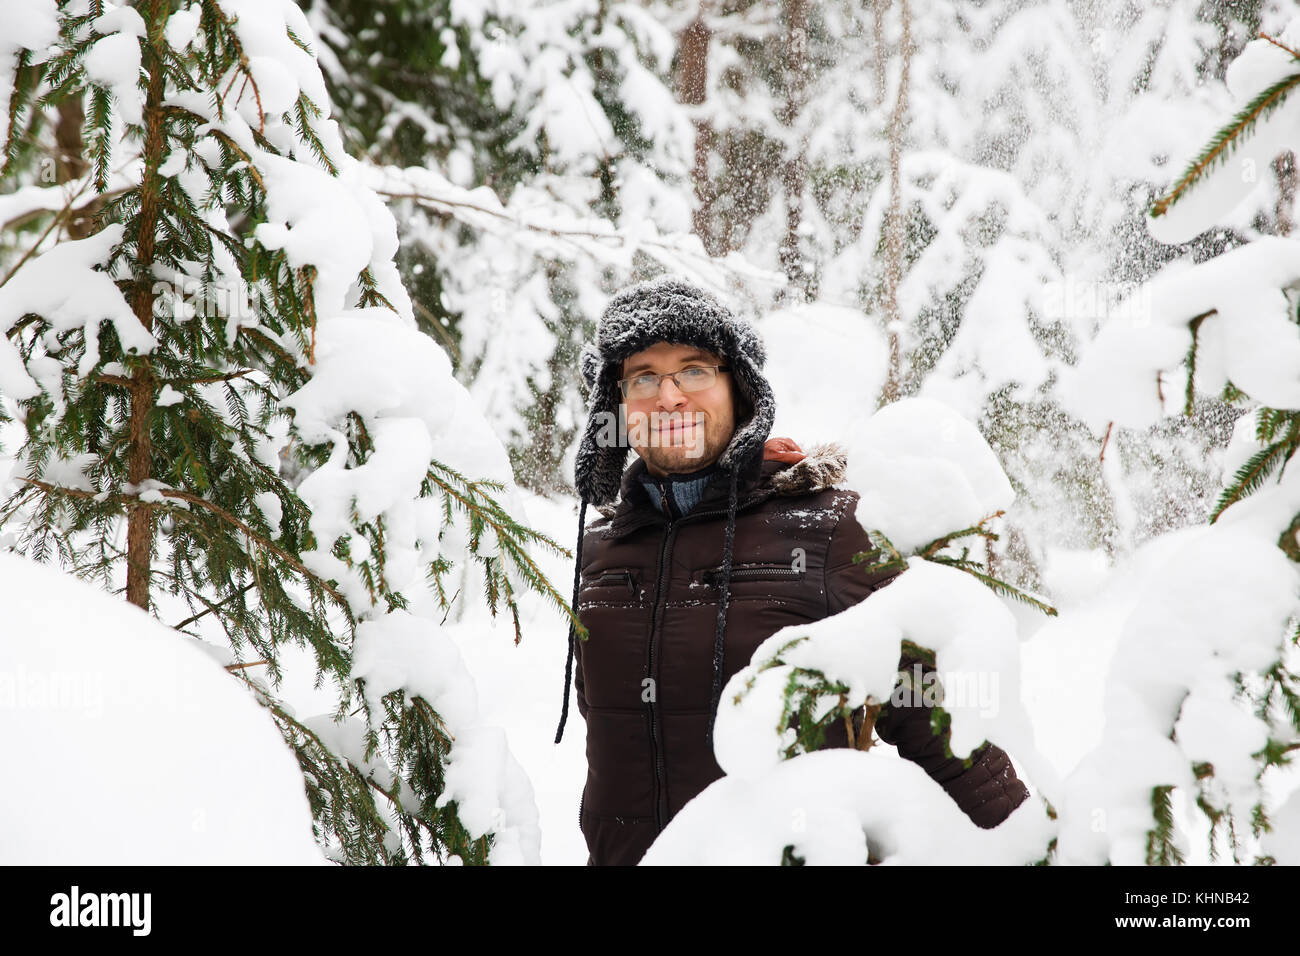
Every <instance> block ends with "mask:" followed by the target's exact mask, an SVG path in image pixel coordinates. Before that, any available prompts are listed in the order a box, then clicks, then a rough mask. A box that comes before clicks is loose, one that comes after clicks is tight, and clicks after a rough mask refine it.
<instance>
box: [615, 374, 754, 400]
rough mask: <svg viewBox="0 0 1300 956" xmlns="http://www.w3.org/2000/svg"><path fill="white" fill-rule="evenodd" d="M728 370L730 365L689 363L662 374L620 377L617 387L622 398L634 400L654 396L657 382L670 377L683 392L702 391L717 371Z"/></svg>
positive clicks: (710, 385) (709, 385)
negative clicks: (620, 391)
mask: <svg viewBox="0 0 1300 956" xmlns="http://www.w3.org/2000/svg"><path fill="white" fill-rule="evenodd" d="M730 370H731V369H730V367H729V366H726V365H691V366H688V367H687V368H684V369H679V370H678V371H676V372H667V373H665V374H663V375H655V374H654V373H652V372H646V373H645V374H643V375H633V376H632V377H631V378H625V379H621V380H620V381H619V383H618V387H619V388H620V389H621V390H622V392H623V397H624V398H630V399H633V400H634V401H639V400H641V399H646V398H654V397H655V396H656V395H658V394H659V384H660V383H661V382H662V381H663V380H664V379H666V378H671V379H672V380H673V384H674V385H676V386H677V387H678V388H680V389H681V390H682V391H683V392H702V391H704V390H705V389H706V388H710V387H712V385H713V384H714V383H715V382H716V381H717V380H718V373H719V372H728V371H730Z"/></svg>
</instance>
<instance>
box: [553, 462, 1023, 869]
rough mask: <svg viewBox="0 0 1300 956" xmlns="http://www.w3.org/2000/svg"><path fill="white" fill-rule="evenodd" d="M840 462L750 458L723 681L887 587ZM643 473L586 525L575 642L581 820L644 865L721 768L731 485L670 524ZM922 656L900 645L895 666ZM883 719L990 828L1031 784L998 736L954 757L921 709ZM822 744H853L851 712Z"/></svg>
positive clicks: (637, 467) (590, 842)
mask: <svg viewBox="0 0 1300 956" xmlns="http://www.w3.org/2000/svg"><path fill="white" fill-rule="evenodd" d="M844 464H845V462H844V457H843V455H842V454H841V453H839V451H838V449H836V448H835V447H834V446H828V447H825V448H821V449H813V450H811V452H810V454H809V455H808V457H806V458H804V459H803V460H802V461H800V462H798V463H797V464H793V465H788V464H783V463H781V462H780V461H775V460H761V459H760V458H758V457H757V456H755V457H754V458H753V459H752V460H751V462H750V464H749V465H748V466H745V467H744V468H743V470H742V472H741V474H740V476H739V479H738V491H739V499H738V508H737V514H736V526H735V538H734V550H733V571H732V576H731V585H730V599H729V602H728V612H727V620H726V635H725V645H724V647H725V650H724V654H725V656H724V667H723V681H724V683H725V681H726V680H728V679H730V678H731V676H732V675H733V674H735V673H736V672H737V671H738V670H740V668H742V667H744V666H745V665H746V664H748V663H749V660H750V657H751V655H752V654H753V652H754V650H755V649H756V648H757V647H758V645H759V644H761V643H762V642H763V641H764V640H765V639H766V638H768V637H769V636H771V635H772V634H773V633H774V632H776V631H777V630H778V629H780V628H782V627H785V626H786V625H791V624H803V623H808V622H811V621H816V620H820V619H821V618H824V617H828V616H830V615H832V614H836V613H838V612H839V611H842V610H843V609H845V608H846V607H850V606H851V605H853V604H856V603H857V602H859V601H861V600H862V599H863V598H865V597H866V596H867V595H868V594H870V593H871V592H872V591H873V590H874V589H876V588H878V587H881V586H883V585H885V584H887V583H888V580H889V578H888V577H887V576H886V577H881V576H879V575H878V576H877V577H876V578H875V579H872V578H871V577H869V576H868V573H867V571H866V570H865V566H864V565H859V564H855V563H854V562H853V555H854V554H856V553H858V552H862V551H874V550H875V549H874V547H873V546H872V544H871V542H870V539H869V538H868V536H867V534H866V532H865V531H864V530H863V529H862V527H861V526H860V525H859V524H858V522H857V520H856V518H855V517H854V507H855V505H856V502H857V497H858V496H857V494H856V493H854V492H852V491H846V490H840V489H836V488H834V487H833V486H834V484H835V483H836V482H837V481H839V480H841V479H842V477H843V471H844ZM644 472H645V465H644V463H643V462H642V461H641V460H640V459H637V460H636V461H635V462H634V463H633V464H632V466H631V467H629V468H628V470H627V471H626V472H625V473H624V476H623V482H622V489H621V494H620V497H619V503H618V505H617V507H616V508H615V509H606V516H605V517H603V518H601V519H600V520H598V521H595V522H592V523H591V524H589V525H588V526H587V529H586V533H585V537H584V539H583V547H582V571H581V582H580V589H579V596H578V616H579V619H580V620H581V621H582V624H583V626H584V627H586V628H587V629H588V632H589V634H590V637H589V638H588V640H586V641H578V642H576V644H577V647H576V652H577V669H576V675H575V683H576V687H577V701H578V711H579V713H580V714H581V715H582V716H583V718H584V719H585V721H586V724H587V767H588V770H587V783H586V787H585V788H584V790H583V795H582V800H581V804H580V809H579V825H580V827H581V828H582V833H583V836H584V837H585V838H586V841H587V847H588V849H589V850H590V857H589V859H588V861H587V862H588V863H589V864H595V865H602V864H616V865H619V864H621V865H630V864H635V863H636V862H638V861H639V860H640V859H641V856H642V855H643V854H644V853H645V851H646V850H647V849H648V848H649V846H650V844H651V843H652V842H654V839H655V837H657V836H658V834H659V833H660V832H662V831H663V828H664V827H665V826H666V825H667V823H668V821H669V820H671V819H672V818H673V816H674V815H676V814H677V812H678V811H679V810H681V808H682V807H683V806H684V805H685V804H686V802H687V801H689V800H690V799H691V798H693V797H694V796H695V795H696V794H698V793H700V791H702V790H703V789H704V788H705V787H707V786H708V785H709V784H710V783H712V782H713V781H714V780H716V779H718V778H719V777H721V776H722V770H721V768H720V767H719V766H718V764H717V761H716V760H715V759H714V756H713V750H712V747H711V746H710V745H709V743H708V739H707V735H708V730H709V712H710V703H711V698H712V693H711V692H712V678H713V645H714V636H715V628H716V616H717V611H718V607H717V603H718V594H719V591H718V581H717V579H718V574H719V572H720V569H721V565H722V558H723V537H724V528H725V524H726V511H727V487H726V482H725V480H716V481H714V482H713V483H712V484H711V485H710V486H709V487H708V488H707V489H706V490H705V492H704V496H703V498H702V499H701V501H700V502H699V504H698V505H697V506H696V507H695V508H694V509H693V510H692V511H690V512H688V513H687V514H686V515H684V516H681V517H678V518H677V519H676V520H674V521H671V522H669V521H668V520H666V519H665V517H664V516H663V515H662V514H661V513H660V511H659V510H658V509H656V508H655V506H654V505H653V504H652V503H651V501H650V500H649V496H648V495H647V493H646V490H645V488H644V487H643V485H642V483H641V481H640V480H639V479H640V476H641V475H642V474H644ZM611 515H612V517H611ZM796 548H801V549H803V552H804V558H803V568H802V570H798V569H796V567H794V566H795V565H796V564H797V562H796V561H795V556H796V553H795V550H794V549H796ZM913 662H914V661H913V659H912V658H909V657H905V658H904V660H902V661H900V662H899V667H900V669H905V670H906V669H910V668H911V666H912V664H913ZM923 667H925V665H923ZM876 731H877V732H878V734H879V735H880V737H881V739H883V740H885V741H886V742H888V743H891V744H894V745H896V746H897V747H898V750H899V753H900V754H901V755H902V756H903V757H906V758H908V759H910V760H913V761H915V762H916V763H917V764H919V765H920V766H921V767H922V768H924V769H925V770H926V772H927V773H929V774H930V776H931V777H932V778H933V779H934V780H936V781H937V782H938V783H940V784H941V785H942V786H943V788H944V789H945V790H946V791H947V792H948V794H949V795H950V796H952V798H953V799H954V800H955V801H956V803H957V805H958V806H959V807H960V808H961V809H962V810H963V811H965V812H966V813H967V815H969V816H970V818H971V819H972V820H973V821H974V822H975V823H976V824H978V825H979V826H981V827H985V828H988V827H994V826H997V825H998V824H999V823H1001V822H1002V821H1003V820H1004V819H1006V817H1007V816H1008V814H1010V813H1011V811H1012V810H1013V809H1015V808H1016V807H1017V806H1018V805H1019V804H1020V803H1021V802H1022V801H1024V800H1025V799H1026V798H1027V797H1028V795H1029V794H1028V791H1027V790H1026V789H1025V786H1024V784H1023V783H1022V782H1021V781H1020V780H1019V779H1017V777H1016V775H1015V773H1014V771H1013V769H1012V767H1011V764H1010V761H1009V760H1008V759H1007V755H1006V754H1005V753H1004V752H1003V751H1002V750H1000V749H999V748H997V747H995V746H993V745H991V744H986V745H985V746H984V747H983V748H982V749H980V750H977V751H976V752H975V753H974V754H972V755H971V758H970V760H971V763H970V765H969V766H966V765H965V764H964V762H963V761H962V760H961V759H959V758H956V757H945V755H944V750H945V746H944V745H945V737H946V733H945V735H944V737H940V736H936V735H934V734H933V733H932V732H931V729H930V711H929V709H928V708H926V707H923V706H917V707H906V708H900V707H892V708H891V706H890V705H888V704H887V705H886V706H885V708H884V710H883V711H882V712H881V714H880V716H879V718H878V719H877V722H876ZM825 745H826V746H828V747H833V746H839V747H843V746H847V745H848V737H847V732H846V731H845V729H844V726H843V724H842V723H839V722H837V723H835V724H834V725H833V726H832V727H831V729H830V731H829V732H828V733H827V739H826V744H825Z"/></svg>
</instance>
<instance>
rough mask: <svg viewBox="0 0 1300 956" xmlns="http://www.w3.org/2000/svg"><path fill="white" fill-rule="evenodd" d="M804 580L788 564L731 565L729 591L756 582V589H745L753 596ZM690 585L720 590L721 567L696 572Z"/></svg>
mask: <svg viewBox="0 0 1300 956" xmlns="http://www.w3.org/2000/svg"><path fill="white" fill-rule="evenodd" d="M804 578H805V574H804V571H803V570H801V569H799V568H792V567H790V565H788V564H733V565H732V566H731V590H732V591H733V592H734V591H735V589H736V585H737V584H746V583H748V582H751V581H753V582H757V587H755V588H746V589H745V590H746V592H748V593H753V594H754V595H755V596H758V595H759V594H760V593H762V592H763V591H765V590H766V586H770V585H772V584H775V583H777V582H782V583H784V584H787V585H789V584H802V583H803V581H804ZM691 585H692V587H705V588H711V589H713V590H721V589H722V566H721V565H719V566H718V567H716V568H705V569H704V570H702V571H696V572H695V574H694V576H693V577H692V580H691Z"/></svg>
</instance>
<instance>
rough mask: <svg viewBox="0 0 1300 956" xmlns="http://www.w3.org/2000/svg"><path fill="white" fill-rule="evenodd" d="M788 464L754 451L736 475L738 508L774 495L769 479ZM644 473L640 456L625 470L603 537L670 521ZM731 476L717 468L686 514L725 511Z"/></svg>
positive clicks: (694, 514)
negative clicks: (644, 481)
mask: <svg viewBox="0 0 1300 956" xmlns="http://www.w3.org/2000/svg"><path fill="white" fill-rule="evenodd" d="M787 467H789V466H788V465H785V464H783V463H781V462H779V461H765V460H764V459H763V454H762V448H760V449H759V450H758V453H757V454H754V455H751V456H750V457H749V458H748V459H747V460H746V461H745V463H744V464H743V465H741V467H740V473H739V474H738V475H737V479H736V509H737V510H738V511H739V510H743V509H745V508H748V507H751V506H752V505H755V504H758V503H759V502H760V501H763V500H765V499H767V498H769V497H771V496H772V495H773V494H774V493H775V489H773V488H772V486H771V484H770V482H769V481H768V480H767V479H769V478H770V477H771V476H772V475H773V474H775V473H776V472H778V471H781V470H782V469H784V468H787ZM645 473H646V467H645V461H644V460H642V459H641V458H637V460H636V461H634V462H633V463H632V464H631V466H630V467H629V468H628V469H627V471H625V472H624V473H623V480H622V483H621V484H620V486H619V499H618V504H617V505H616V506H615V507H614V509H613V514H612V515H611V516H610V522H609V527H607V528H606V529H605V530H604V532H603V533H602V536H603V537H605V538H621V537H623V536H625V535H627V534H630V533H631V532H633V531H635V530H636V529H637V528H641V527H644V526H645V525H650V524H665V523H666V522H667V518H665V516H664V515H663V514H662V513H661V512H660V511H659V509H658V508H656V507H655V506H654V503H653V502H652V501H651V500H650V495H649V494H648V493H647V492H646V489H645V485H644V484H642V482H641V476H642V475H644V474H645ZM730 479H731V473H730V472H729V471H728V470H726V469H724V468H719V469H717V470H716V471H715V472H714V473H713V476H712V478H711V479H710V480H709V483H708V485H706V486H705V488H704V493H703V495H701V496H700V501H699V504H697V505H696V506H695V507H694V508H693V509H691V511H690V513H689V514H687V515H684V516H683V517H684V518H688V519H689V518H691V517H693V516H696V515H702V514H704V513H706V512H713V511H718V510H720V509H721V510H724V511H725V510H726V507H727V494H728V490H729V489H728V482H729V481H730ZM679 520H680V519H679Z"/></svg>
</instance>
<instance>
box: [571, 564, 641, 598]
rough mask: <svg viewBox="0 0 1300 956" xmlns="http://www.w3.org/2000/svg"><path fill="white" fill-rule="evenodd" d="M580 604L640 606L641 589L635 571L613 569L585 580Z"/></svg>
mask: <svg viewBox="0 0 1300 956" xmlns="http://www.w3.org/2000/svg"><path fill="white" fill-rule="evenodd" d="M578 603H579V604H596V603H599V604H640V603H641V588H640V582H639V581H638V576H637V573H636V572H635V571H632V570H629V569H627V568H611V569H609V570H606V571H600V572H597V573H596V574H594V575H592V576H591V577H589V578H583V579H582V584H581V587H580V590H579V593H578Z"/></svg>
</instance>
